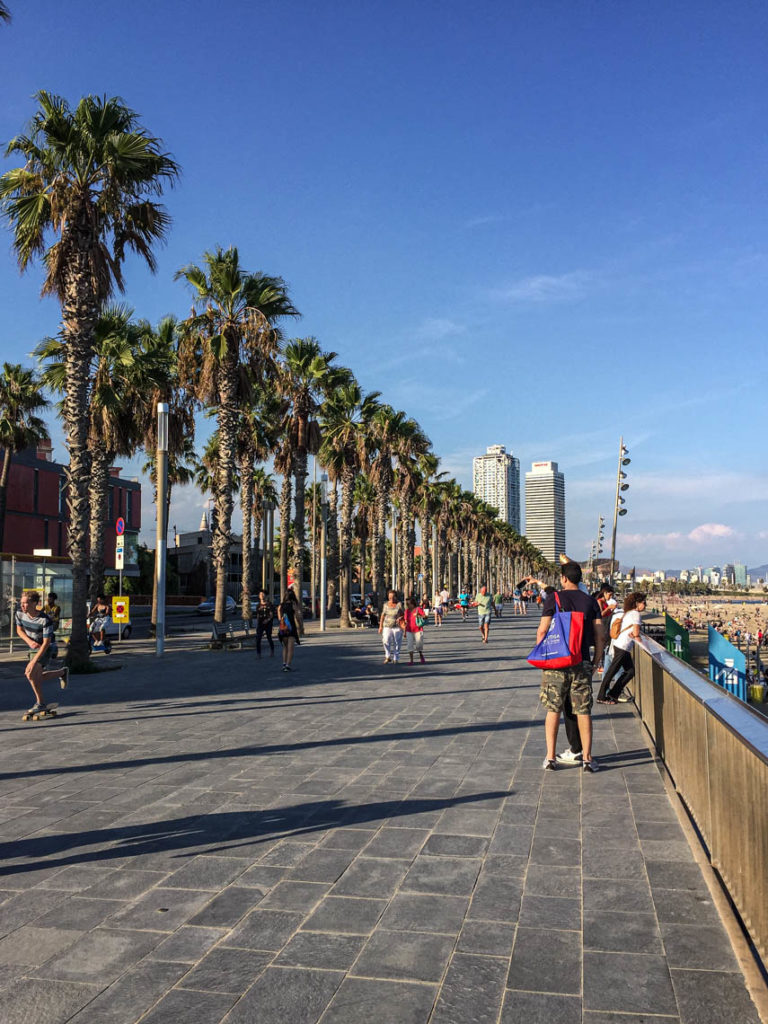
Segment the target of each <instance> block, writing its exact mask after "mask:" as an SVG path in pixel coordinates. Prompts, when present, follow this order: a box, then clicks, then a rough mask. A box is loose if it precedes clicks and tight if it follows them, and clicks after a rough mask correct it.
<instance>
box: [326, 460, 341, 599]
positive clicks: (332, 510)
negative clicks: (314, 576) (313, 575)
mask: <svg viewBox="0 0 768 1024" xmlns="http://www.w3.org/2000/svg"><path fill="white" fill-rule="evenodd" d="M325 550H326V580H327V584H328V603H327V605H326V611H327V613H328V615H329V616H330V617H331V618H333V617H334V616H335V615H336V595H337V593H338V581H339V490H338V483H337V481H336V480H334V481H333V487H331V490H330V492H329V494H328V523H327V526H326V536H325Z"/></svg>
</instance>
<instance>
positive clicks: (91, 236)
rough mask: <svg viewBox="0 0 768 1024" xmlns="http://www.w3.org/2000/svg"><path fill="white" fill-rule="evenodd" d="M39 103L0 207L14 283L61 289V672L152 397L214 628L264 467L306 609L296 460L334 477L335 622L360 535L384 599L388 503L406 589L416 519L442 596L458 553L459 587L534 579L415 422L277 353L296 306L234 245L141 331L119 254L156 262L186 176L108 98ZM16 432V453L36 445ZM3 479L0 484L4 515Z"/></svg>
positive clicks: (147, 446) (313, 363) (248, 544)
mask: <svg viewBox="0 0 768 1024" xmlns="http://www.w3.org/2000/svg"><path fill="white" fill-rule="evenodd" d="M36 99H37V103H38V109H37V111H36V113H35V115H34V116H33V118H32V121H31V122H30V125H29V128H28V130H27V132H26V133H25V134H22V135H20V136H18V137H17V138H15V139H13V140H11V142H10V144H9V145H8V153H9V154H10V155H19V156H21V157H22V158H23V165H22V166H20V167H17V168H14V169H12V170H9V171H7V172H6V173H5V174H3V175H2V176H0V203H1V204H2V209H3V212H4V214H5V217H6V219H7V221H8V224H9V226H10V228H11V231H12V235H13V246H14V250H15V253H16V256H17V260H18V263H19V266H20V267H21V269H22V270H24V269H26V268H27V267H28V266H29V265H30V264H31V263H32V262H33V261H34V260H38V259H40V260H42V262H43V264H44V268H45V279H44V284H43V293H44V294H51V295H53V296H55V297H56V298H57V299H58V300H59V302H60V304H61V310H62V326H61V330H60V332H59V335H58V336H57V337H56V338H50V339H46V340H45V341H44V342H43V343H42V344H41V345H40V346H39V347H38V349H37V356H38V359H39V360H40V363H41V367H42V383H43V384H44V385H45V386H46V387H47V388H48V389H49V390H50V391H51V392H53V393H54V395H55V396H56V398H57V401H58V409H59V413H60V415H61V418H62V420H63V423H64V427H65V432H66V445H67V449H68V453H69V465H68V467H67V471H66V473H67V475H66V484H67V502H68V507H69V527H68V538H67V542H68V550H69V554H70V557H71V559H72V563H73V616H72V638H71V642H70V647H69V658H70V662H71V663H72V664H78V663H80V662H83V661H85V660H87V656H88V645H87V633H86V620H85V609H86V598H87V586H88V583H87V581H88V579H89V578H90V581H91V587H92V589H93V590H98V589H100V587H101V583H102V579H103V548H102V544H103V540H102V537H103V523H104V520H105V518H106V509H107V495H108V476H109V466H110V465H111V463H112V462H113V461H114V459H115V458H116V457H118V456H128V457H130V456H132V455H133V454H135V453H136V451H137V450H138V449H139V448H143V449H144V450H145V451H146V453H147V455H148V457H149V471H150V476H151V477H152V479H153V481H154V466H153V463H152V453H153V451H154V448H155V441H156V438H155V430H156V418H155V409H156V405H157V402H158V401H165V402H167V403H168V404H169V407H170V437H169V463H170V464H169V483H170V484H171V485H176V484H179V483H184V482H188V481H189V480H190V478H195V479H196V480H197V481H198V483H199V484H202V485H204V486H205V487H206V489H207V490H209V491H210V493H211V495H212V497H213V502H214V507H215V511H216V515H215V517H214V529H213V545H212V547H213V562H214V568H215V576H216V601H215V613H214V614H215V619H216V621H218V622H222V621H223V619H224V612H225V600H226V582H227V579H226V566H227V555H228V552H229V548H230V543H231V525H232V514H233V509H234V501H235V497H236V495H237V493H238V490H239V493H240V499H241V505H242V510H243V527H244V528H243V554H244V559H243V561H244V565H243V569H244V572H243V578H244V586H243V595H242V597H243V611H244V615H246V616H249V615H250V588H251V565H250V557H251V550H252V524H253V523H254V522H256V523H257V524H258V521H259V516H260V511H261V499H262V498H263V497H267V496H270V495H269V492H270V491H271V489H272V488H273V486H274V483H273V481H272V480H271V478H270V477H269V475H268V474H267V473H266V472H265V470H264V468H263V464H264V463H265V462H267V461H268V460H269V459H271V460H272V461H273V464H274V468H275V471H276V472H277V473H278V474H280V476H281V477H282V485H281V488H280V493H279V505H280V536H281V544H280V579H281V581H282V588H283V589H284V588H285V586H286V580H287V576H288V569H289V566H290V567H291V568H292V569H293V575H294V586H295V588H296V590H297V592H298V594H299V596H300V595H301V591H302V584H303V578H302V577H303V566H304V558H305V549H306V546H307V541H306V532H305V505H306V500H305V499H306V480H307V462H308V456H309V455H310V454H315V455H316V456H317V458H318V460H319V462H320V463H321V465H322V466H324V467H326V468H327V471H328V474H329V477H330V479H331V482H332V489H331V497H330V514H329V555H330V559H329V560H330V565H329V579H330V580H331V581H332V584H331V586H330V588H329V589H330V593H329V598H328V599H329V604H330V605H331V607H334V605H335V598H336V585H335V584H336V581H337V580H338V581H339V585H340V590H341V593H340V595H339V596H340V599H341V607H342V620H341V621H342V624H345V623H346V621H347V616H346V614H345V613H346V610H347V609H348V607H349V595H350V590H351V580H352V555H353V534H354V533H355V524H356V522H357V526H358V532H359V531H360V530H362V533H363V537H362V558H361V561H362V563H363V568H364V567H365V553H366V548H367V547H368V545H370V551H371V585H372V587H373V589H374V590H375V591H377V592H378V593H380V594H383V591H384V585H385V571H386V565H385V560H386V541H387V524H388V521H389V518H390V513H391V510H392V508H393V505H394V506H395V507H396V508H397V510H398V513H399V516H398V520H397V523H398V525H397V529H396V530H395V531H394V532H393V536H394V535H396V536H397V537H398V538H399V543H396V545H395V548H396V550H397V551H399V552H400V556H399V559H398V562H399V565H398V567H397V571H398V572H399V579H400V581H401V583H402V586H403V587H404V589H405V590H409V589H411V588H412V586H413V577H414V565H413V549H414V544H415V540H416V522H417V520H418V521H419V524H420V527H421V533H422V537H423V538H424V537H427V536H429V532H430V530H431V529H432V527H433V525H434V530H435V531H436V534H437V544H436V545H434V554H433V559H432V561H433V563H434V564H431V565H430V568H429V571H430V573H431V578H432V580H433V582H434V583H435V584H437V583H439V582H442V577H443V574H444V572H445V567H446V565H447V564H448V554H449V552H451V551H453V552H454V556H455V557H458V558H461V559H463V566H462V570H461V573H460V575H461V577H462V580H465V581H469V580H471V579H477V578H480V577H485V576H487V575H489V574H491V573H493V574H495V578H496V579H497V580H499V581H501V580H502V579H509V578H510V577H509V575H505V573H507V574H508V573H509V571H510V570H511V568H512V566H513V565H516V567H518V568H520V569H522V568H523V567H527V568H532V569H533V568H537V567H538V568H539V569H541V568H544V563H543V560H542V559H541V556H540V555H539V553H538V552H536V551H535V550H534V549H532V548H531V547H530V545H528V543H527V542H526V541H525V539H524V538H521V537H519V536H518V535H517V534H514V533H513V532H512V531H511V530H510V529H509V528H508V527H505V526H504V525H503V524H500V523H498V521H497V520H496V519H495V510H492V509H489V508H488V507H487V506H483V505H482V503H479V502H478V501H477V500H476V499H475V498H474V497H473V496H472V495H471V494H468V493H467V492H464V491H462V490H461V488H460V487H459V486H458V484H456V482H455V481H447V480H445V479H444V478H443V476H442V475H441V474H440V473H439V472H438V460H437V458H436V456H435V455H434V453H433V452H432V450H431V446H430V443H429V440H428V438H427V437H426V436H425V434H424V432H423V431H422V429H421V428H420V426H419V424H418V423H417V422H416V421H415V420H413V419H411V418H410V417H408V416H407V415H406V414H405V413H404V412H401V411H398V410H395V409H393V408H392V407H391V406H389V405H387V404H386V403H384V402H382V401H381V396H380V395H379V394H378V393H371V394H365V393H364V392H363V391H362V390H361V388H360V385H359V384H358V382H357V381H356V380H355V378H354V376H353V374H352V372H351V371H350V370H348V369H346V368H344V367H341V366H339V365H338V363H337V361H336V358H337V357H336V354H335V353H333V352H327V351H324V350H323V349H322V348H321V346H320V344H319V342H318V341H317V340H316V339H315V338H311V337H308V338H295V339H291V340H286V338H285V336H284V330H285V324H286V323H287V322H288V321H290V320H292V319H294V318H296V317H298V316H299V313H298V311H297V309H296V308H295V307H294V305H293V303H292V301H291V298H290V296H289V294H288V290H287V288H286V285H285V282H284V281H283V280H282V279H281V278H279V277H275V276H270V275H267V274H263V273H254V272H250V271H248V270H246V269H245V268H243V267H242V266H241V263H240V257H239V253H238V250H237V249H236V248H234V247H230V248H227V249H222V248H216V249H214V250H211V251H209V252H206V253H205V254H204V256H203V259H202V261H201V263H200V264H189V265H188V266H185V267H183V268H182V269H181V270H179V271H178V273H177V274H176V278H177V279H179V280H181V281H183V282H184V283H185V284H186V286H187V287H188V288H189V289H190V291H191V294H192V310H191V312H190V314H189V316H187V317H186V318H185V319H182V320H176V319H174V318H172V317H168V318H166V319H165V320H163V321H162V322H161V323H160V324H159V325H157V327H152V326H151V325H150V324H148V323H147V322H145V321H141V320H135V319H134V317H133V313H132V311H131V310H130V309H128V308H127V307H125V306H119V305H114V304H113V298H114V295H115V293H116V292H121V291H123V274H122V267H123V263H124V260H125V256H126V254H127V252H129V251H132V252H134V253H136V254H138V255H139V256H140V257H141V258H142V259H143V260H144V261H145V262H146V263H147V264H148V266H149V267H150V269H152V270H154V269H155V256H154V248H155V246H156V245H157V244H158V243H159V242H161V241H162V240H163V239H164V237H165V236H166V234H167V231H168V228H169V224H170V220H169V217H168V214H167V213H166V211H165V210H164V209H163V207H162V206H160V205H159V203H158V202H157V198H158V197H159V196H160V195H161V194H162V193H163V191H164V189H165V188H166V187H170V186H172V185H173V184H174V183H175V181H176V179H177V177H178V174H179V168H178V166H177V165H176V163H175V161H174V160H173V159H172V157H171V156H170V155H169V154H168V153H167V152H165V150H164V147H163V144H162V142H161V140H160V139H157V138H155V137H153V136H151V135H150V134H149V133H148V132H147V131H146V130H145V129H144V128H143V127H142V125H141V124H140V122H139V119H138V117H137V115H136V114H135V113H134V112H133V111H131V110H130V109H129V108H127V107H126V106H125V104H124V103H123V102H122V101H121V100H119V99H116V98H106V97H103V98H102V97H95V96H87V97H84V98H83V99H82V100H81V101H80V102H79V103H78V104H77V106H76V107H74V108H72V107H70V106H69V104H68V103H67V102H66V100H64V99H62V98H61V97H58V96H54V95H52V94H50V93H47V92H40V93H38V95H37V97H36ZM18 370H19V372H21V371H22V368H18ZM15 372H16V371H15V370H14V373H15ZM25 372H31V371H25ZM31 385H34V388H36V389H37V394H36V396H33V397H31V398H30V402H31V405H30V408H29V409H28V410H27V412H26V413H25V415H26V416H27V418H28V419H29V424H28V426H29V429H30V430H31V431H32V432H34V429H35V427H36V426H37V427H39V424H35V422H34V417H36V416H37V413H38V412H39V411H40V409H41V408H42V405H41V404H40V401H38V404H37V405H35V401H37V400H40V399H42V402H44V401H45V399H44V396H42V395H41V394H40V381H38V380H36V378H35V377H34V375H33V376H32V378H31ZM34 388H33V389H34ZM0 390H1V389H0ZM1 397H2V396H1V395H0V399H1ZM200 410H205V411H206V413H207V414H208V415H210V416H212V417H214V418H215V421H216V430H215V433H214V435H213V437H212V438H211V439H210V441H209V443H208V444H207V446H206V449H205V451H204V453H203V454H202V456H201V458H200V459H199V460H197V459H196V457H195V453H194V444H193V436H194V415H195V413H196V412H198V411H200ZM24 436H25V438H26V439H27V440H29V438H30V437H31V436H32V434H31V433H27V434H25V435H24ZM20 439H21V438H20V436H19V437H16V438H15V439H14V438H11V437H10V436H9V437H7V438H6V436H5V435H3V434H0V447H2V446H4V445H5V447H6V449H8V448H9V447H10V448H13V447H14V446H15V445H16V442H17V441H20ZM6 441H8V442H9V444H5V442H6ZM11 442H12V443H11ZM6 478H7V474H6ZM2 484H3V480H2V478H0V512H1V511H2V502H3V491H2ZM356 507H357V510H358V515H357V520H356V519H355V508H356ZM292 511H293V516H292ZM0 521H1V517H0ZM1 529H2V526H1V525H0V530H1ZM289 537H290V538H291V548H290V550H289V544H288V540H289Z"/></svg>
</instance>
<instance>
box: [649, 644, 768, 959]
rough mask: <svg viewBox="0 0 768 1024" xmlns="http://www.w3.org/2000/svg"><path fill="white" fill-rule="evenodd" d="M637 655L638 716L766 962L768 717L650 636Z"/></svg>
mask: <svg viewBox="0 0 768 1024" xmlns="http://www.w3.org/2000/svg"><path fill="white" fill-rule="evenodd" d="M634 656H635V669H636V676H635V685H634V691H635V703H636V704H637V707H638V710H639V712H640V717H641V718H642V720H643V723H644V725H645V727H646V729H647V730H648V732H649V734H650V736H651V738H652V740H653V742H654V745H655V747H656V749H657V751H658V753H659V756H660V758H661V759H662V760H663V762H664V764H665V765H666V767H667V769H668V771H669V774H670V776H671V778H672V780H673V782H674V784H675V788H676V789H677V792H678V794H679V795H680V797H681V799H682V800H683V802H684V803H685V805H686V807H687V808H688V811H689V813H690V815H691V817H692V818H693V820H694V821H695V822H696V825H697V827H698V830H699V833H700V835H701V837H702V839H703V841H704V843H705V845H706V847H707V852H708V854H709V857H710V860H711V862H712V865H713V866H714V867H715V868H716V869H717V871H718V873H719V874H720V877H721V878H722V880H723V883H724V885H725V887H726V889H727V890H728V893H729V895H730V897H731V899H732V901H733V903H734V905H735V906H736V908H737V909H738V911H739V914H740V915H741V918H742V921H743V922H744V925H745V927H746V929H747V931H748V932H749V934H750V936H751V938H752V941H753V942H754V945H755V948H756V949H757V951H758V952H759V954H760V956H761V957H762V958H763V961H764V962H768V803H767V802H766V793H768V719H766V718H764V717H763V716H762V715H760V714H758V712H756V711H754V710H753V709H752V708H750V707H749V706H748V705H747V704H744V703H743V702H742V701H740V700H739V699H738V698H736V697H735V696H733V695H732V694H730V693H728V692H727V691H725V690H723V689H722V688H721V687H720V686H718V685H717V684H715V683H713V682H711V681H710V680H709V679H707V678H706V676H704V675H702V674H701V673H700V672H698V671H697V670H696V669H694V668H692V667H691V666H690V665H687V664H686V663H685V662H683V661H680V659H679V658H676V657H675V656H674V655H673V654H671V653H670V652H669V651H667V650H665V648H663V647H662V646H661V645H660V644H658V643H656V641H655V640H652V639H651V638H650V637H647V636H642V637H641V638H640V639H639V640H638V641H637V642H636V643H635V650H634Z"/></svg>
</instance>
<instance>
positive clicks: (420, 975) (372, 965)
mask: <svg viewBox="0 0 768 1024" xmlns="http://www.w3.org/2000/svg"><path fill="white" fill-rule="evenodd" d="M454 941H455V939H454V936H452V935H430V934H427V933H425V932H395V931H385V930H384V929H383V928H381V927H379V928H378V929H377V930H376V931H375V932H374V933H373V935H372V936H371V937H370V939H368V941H367V942H366V944H365V946H364V947H363V951H362V953H361V954H360V956H359V957H358V959H357V960H356V961H355V964H354V965H353V967H352V971H351V973H352V974H354V975H357V976H360V977H366V978H390V979H394V980H399V981H425V982H433V983H436V982H439V981H440V979H441V977H442V975H443V971H444V970H445V966H446V964H447V963H448V959H449V957H450V955H451V952H452V950H453V945H454Z"/></svg>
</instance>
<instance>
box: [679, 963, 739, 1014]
mask: <svg viewBox="0 0 768 1024" xmlns="http://www.w3.org/2000/svg"><path fill="white" fill-rule="evenodd" d="M672 984H673V986H674V990H675V995H676V996H677V1003H678V1007H679V1010H680V1021H681V1024H721V1022H722V1021H734V1022H735V1021H738V1022H739V1024H759V1017H758V1015H757V1011H756V1009H755V1005H754V1003H753V1002H752V1000H751V999H750V997H749V994H748V993H747V990H746V988H745V986H744V979H743V978H742V976H741V975H740V974H727V973H725V972H723V971H683V970H673V971H672Z"/></svg>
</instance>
